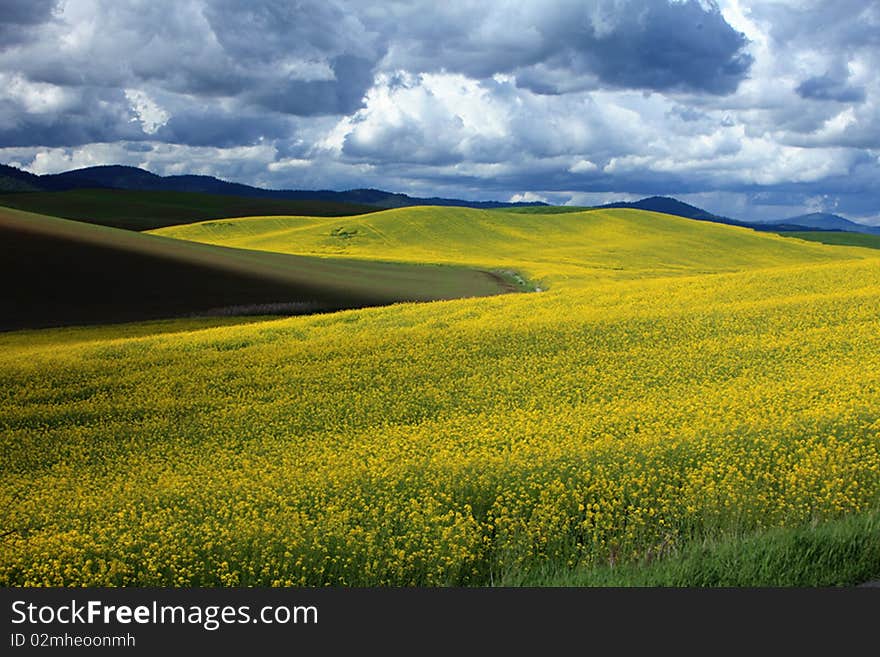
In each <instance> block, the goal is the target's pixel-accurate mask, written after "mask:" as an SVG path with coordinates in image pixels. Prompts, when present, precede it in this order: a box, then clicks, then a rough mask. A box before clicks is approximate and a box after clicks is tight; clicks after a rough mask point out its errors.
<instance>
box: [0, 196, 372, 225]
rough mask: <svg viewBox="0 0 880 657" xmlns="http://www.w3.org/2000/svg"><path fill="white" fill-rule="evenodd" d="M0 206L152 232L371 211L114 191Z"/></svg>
mask: <svg viewBox="0 0 880 657" xmlns="http://www.w3.org/2000/svg"><path fill="white" fill-rule="evenodd" d="M0 206H6V207H10V208H15V209H18V210H25V211H27V212H36V213H38V214H45V215H50V216H53V217H62V218H64V219H76V220H77V221H85V222H87V223H92V224H99V225H101V226H111V227H113V228H125V229H128V230H151V229H153V228H162V227H163V226H175V225H177V224H188V223H192V222H193V221H202V220H204V219H212V218H216V217H249V216H252V215H257V214H273V215H274V214H305V215H314V216H326V217H336V216H344V215H353V214H363V213H365V212H374V211H376V208H375V207H373V206H369V205H356V204H353V203H336V202H332V201H294V200H276V199H262V198H248V197H242V196H227V195H223V194H201V193H196V192H156V191H146V192H141V191H129V190H119V189H77V190H71V191H66V192H27V193H7V194H0Z"/></svg>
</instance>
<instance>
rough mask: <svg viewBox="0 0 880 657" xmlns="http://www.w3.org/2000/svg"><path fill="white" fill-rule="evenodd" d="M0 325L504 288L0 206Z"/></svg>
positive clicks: (466, 275) (433, 269)
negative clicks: (203, 241) (191, 239)
mask: <svg viewBox="0 0 880 657" xmlns="http://www.w3.org/2000/svg"><path fill="white" fill-rule="evenodd" d="M0 274H2V277H3V280H4V281H6V284H4V285H3V286H2V289H0V308H2V309H3V312H2V314H0V329H2V330H10V329H17V328H35V327H46V326H65V325H73V324H95V323H107V322H130V321H135V320H144V319H157V318H167V317H180V316H192V315H204V314H209V315H210V314H218V313H219V314H225V315H233V314H279V315H284V314H303V313H309V312H318V311H327V310H337V309H342V308H359V307H365V306H375V305H384V304H389V303H395V302H402V301H430V300H437V299H450V298H458V297H462V296H479V295H486V294H498V293H501V292H506V291H513V290H515V289H517V286H516V285H514V284H512V283H511V282H510V281H509V280H507V279H505V278H504V277H503V276H501V275H499V274H495V273H490V272H485V271H474V270H471V269H466V268H462V267H437V266H417V265H406V264H395V263H386V262H376V261H367V262H361V261H354V260H343V259H334V260H330V259H326V258H314V257H306V256H292V255H282V254H271V253H264V252H255V251H245V250H240V249H229V248H220V247H212V246H206V245H202V244H195V243H193V242H184V241H180V240H172V239H168V238H163V237H156V236H153V235H146V234H139V233H133V232H130V231H123V230H118V229H114V228H107V227H103V226H94V225H90V224H86V223H81V222H75V221H69V220H66V219H59V218H55V217H47V216H43V215H36V214H31V213H25V212H20V211H17V210H9V209H5V208H0Z"/></svg>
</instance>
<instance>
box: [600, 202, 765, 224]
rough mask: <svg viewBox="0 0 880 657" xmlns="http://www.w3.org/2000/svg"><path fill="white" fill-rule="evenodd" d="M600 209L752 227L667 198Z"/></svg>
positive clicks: (615, 204) (612, 205)
mask: <svg viewBox="0 0 880 657" xmlns="http://www.w3.org/2000/svg"><path fill="white" fill-rule="evenodd" d="M599 207H600V208H632V209H634V210H648V211H650V212H662V213H663V214H671V215H675V216H677V217H685V218H687V219H696V220H697V221H711V222H713V223H716V224H729V225H731V226H746V227H749V228H751V227H752V225H751V224H748V223H745V222H743V221H737V220H736V219H731V218H730V217H722V216H720V215H717V214H712V213H711V212H707V211H706V210H703V209H702V208H698V207H697V206H695V205H690V204H688V203H684V202H682V201H679V200H678V199H674V198H671V197H669V196H649V197H648V198H643V199H641V200H640V201H633V202H627V201H618V202H616V203H606V204H605V205H601V206H599Z"/></svg>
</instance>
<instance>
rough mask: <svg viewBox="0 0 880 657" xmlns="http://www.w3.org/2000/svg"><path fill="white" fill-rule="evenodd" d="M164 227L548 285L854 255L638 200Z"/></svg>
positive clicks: (269, 247) (227, 240)
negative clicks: (566, 209) (583, 207)
mask: <svg viewBox="0 0 880 657" xmlns="http://www.w3.org/2000/svg"><path fill="white" fill-rule="evenodd" d="M155 233H156V234H158V235H164V236H167V237H174V238H177V239H185V240H193V241H198V242H204V243H207V244H216V245H223V246H233V247H237V248H246V249H259V250H265V251H278V252H283V253H301V254H308V255H321V256H337V257H340V256H342V257H357V258H377V259H388V260H396V261H406V262H443V263H450V264H451V263H459V264H462V263H464V264H468V265H470V266H478V267H483V268H487V267H488V268H499V267H501V268H503V267H508V268H511V269H516V270H518V271H523V272H524V273H526V274H527V275H528V276H529V277H530V278H531V279H533V280H542V281H544V286H547V285H551V284H556V283H564V284H566V285H568V284H572V283H573V282H575V281H583V279H584V278H588V279H596V278H599V279H607V278H616V279H619V278H634V277H644V276H668V275H693V274H698V273H708V272H721V271H736V270H741V269H744V268H755V267H770V266H776V265H780V264H785V263H786V262H791V263H803V262H809V261H828V260H834V259H836V258H844V257H851V254H848V253H847V252H846V250H845V249H844V250H842V251H840V252H838V251H836V250H834V249H830V248H828V247H826V246H823V245H819V244H809V243H805V242H794V241H792V240H786V239H784V238H782V237H779V236H777V235H775V234H762V233H756V232H754V231H752V230H748V229H745V228H740V227H734V226H724V225H720V224H714V223H709V222H694V221H690V220H688V219H684V218H681V217H675V216H671V215H667V214H659V213H653V212H646V211H642V210H632V209H609V210H590V211H584V212H573V213H561V214H534V213H531V212H529V213H525V214H524V213H516V212H513V213H506V212H504V211H501V210H491V211H489V210H475V209H469V208H465V209H462V208H441V207H415V208H400V209H395V210H385V211H382V212H376V213H372V214H369V215H362V216H356V217H345V218H317V217H249V218H242V219H226V220H218V221H207V222H201V223H196V224H191V225H183V226H175V227H169V228H165V229H160V230H157V231H155Z"/></svg>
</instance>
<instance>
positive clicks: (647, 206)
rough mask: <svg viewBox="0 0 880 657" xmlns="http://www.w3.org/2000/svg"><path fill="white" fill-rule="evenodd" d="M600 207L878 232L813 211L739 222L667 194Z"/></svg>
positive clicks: (773, 227)
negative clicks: (764, 219)
mask: <svg viewBox="0 0 880 657" xmlns="http://www.w3.org/2000/svg"><path fill="white" fill-rule="evenodd" d="M600 207H602V208H635V209H637V210H650V211H652V212H662V213H664V214H672V215H676V216H679V217H686V218H688V219H696V220H698V221H712V222H714V223H719V224H728V225H730V226H742V227H744V228H752V229H754V230H760V231H774V232H777V231H778V232H783V231H784V232H790V231H813V230H834V231H845V232H849V233H866V234H869V235H880V226H866V225H865V224H860V223H856V222H855V221H850V220H849V219H847V218H845V217H841V216H840V215H836V214H828V213H823V212H814V213H812V214H803V215H799V216H797V217H789V218H788V219H780V220H778V221H769V222H757V221H752V222H749V221H739V220H737V219H731V218H730V217H723V216H720V215H717V214H712V213H711V212H707V211H706V210H703V209H702V208H698V207H696V206H694V205H689V204H688V203H683V202H682V201H679V200H678V199H674V198H670V197H668V196H651V197H648V198H643V199H642V200H640V201H634V202H632V203H628V202H624V201H620V202H617V203H608V204H606V205H603V206H600Z"/></svg>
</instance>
